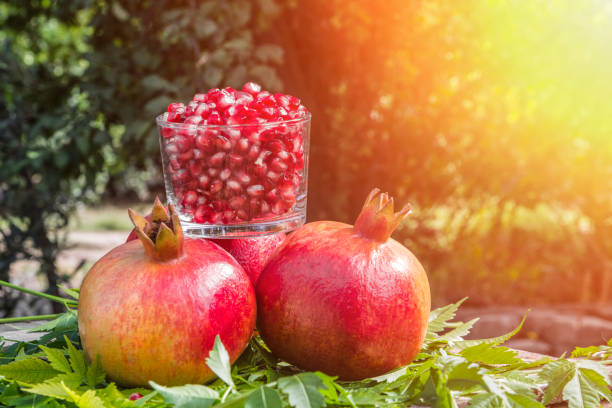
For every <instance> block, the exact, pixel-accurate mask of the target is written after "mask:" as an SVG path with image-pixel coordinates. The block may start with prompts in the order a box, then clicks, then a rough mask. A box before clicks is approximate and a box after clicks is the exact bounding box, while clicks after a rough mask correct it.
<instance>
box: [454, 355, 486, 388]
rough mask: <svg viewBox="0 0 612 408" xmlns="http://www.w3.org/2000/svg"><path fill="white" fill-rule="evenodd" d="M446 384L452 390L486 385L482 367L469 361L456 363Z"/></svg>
mask: <svg viewBox="0 0 612 408" xmlns="http://www.w3.org/2000/svg"><path fill="white" fill-rule="evenodd" d="M446 385H447V387H449V388H450V389H452V390H459V391H462V390H468V389H470V388H472V387H474V386H477V385H480V386H483V387H484V386H485V384H484V381H483V378H482V372H481V369H480V367H478V366H477V365H475V364H471V363H469V362H465V363H461V364H458V365H455V366H454V367H453V368H452V369H451V370H450V371H449V372H448V375H447V380H446Z"/></svg>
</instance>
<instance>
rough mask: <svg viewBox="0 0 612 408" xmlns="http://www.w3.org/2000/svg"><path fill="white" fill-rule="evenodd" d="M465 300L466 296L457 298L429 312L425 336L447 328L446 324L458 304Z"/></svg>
mask: <svg viewBox="0 0 612 408" xmlns="http://www.w3.org/2000/svg"><path fill="white" fill-rule="evenodd" d="M466 300H467V297H464V298H463V299H461V300H459V301H458V302H457V303H453V304H450V305H446V306H442V307H439V308H437V309H435V310H432V311H431V312H430V313H429V324H428V326H427V336H428V337H429V336H430V335H433V334H436V333H439V332H441V331H442V330H444V329H445V328H447V327H448V326H447V325H446V324H447V323H448V322H449V321H450V320H452V319H453V318H454V317H455V312H457V310H458V309H459V306H461V304H462V303H463V302H465V301H466Z"/></svg>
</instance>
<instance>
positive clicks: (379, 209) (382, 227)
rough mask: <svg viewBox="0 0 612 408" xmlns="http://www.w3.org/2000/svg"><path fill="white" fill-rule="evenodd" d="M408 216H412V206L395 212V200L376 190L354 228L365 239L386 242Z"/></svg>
mask: <svg viewBox="0 0 612 408" xmlns="http://www.w3.org/2000/svg"><path fill="white" fill-rule="evenodd" d="M408 214H410V204H406V205H405V206H404V207H403V208H402V209H401V210H399V211H398V212H394V208H393V198H392V197H389V195H388V194H387V193H381V192H380V190H379V189H378V188H375V189H373V190H372V191H371V192H370V194H369V195H368V198H366V200H365V203H364V205H363V208H362V209H361V212H360V213H359V216H358V217H357V220H356V221H355V225H354V227H353V228H354V230H355V231H356V232H357V233H358V234H359V235H361V236H363V237H364V238H368V239H371V240H374V241H377V242H386V241H387V240H388V239H389V237H390V236H391V233H393V231H394V230H395V228H397V226H398V225H399V224H400V222H402V220H403V219H404V218H406V216H407V215H408Z"/></svg>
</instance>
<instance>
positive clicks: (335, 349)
mask: <svg viewBox="0 0 612 408" xmlns="http://www.w3.org/2000/svg"><path fill="white" fill-rule="evenodd" d="M256 293H257V302H258V320H257V327H258V330H259V332H260V334H261V336H262V338H263V339H264V341H265V342H266V344H267V345H268V346H269V347H270V349H271V350H272V352H273V353H274V354H275V355H276V356H278V357H280V358H282V359H284V360H286V361H288V362H290V363H292V364H295V365H296V366H298V367H300V368H302V369H304V370H313V371H314V370H320V371H323V372H325V373H326V374H329V375H336V376H339V378H340V379H342V380H358V379H363V378H367V377H372V376H377V375H380V374H383V373H385V372H387V371H390V370H392V369H394V368H396V367H400V366H402V365H405V364H408V363H410V362H411V361H412V360H413V359H414V358H415V356H416V355H417V354H418V352H419V350H420V348H421V346H422V343H423V340H424V337H425V332H426V330H427V321H428V316H429V309H430V301H431V300H430V292H429V283H428V280H427V276H426V274H425V271H424V270H423V267H422V266H421V264H420V263H419V261H418V260H417V259H416V258H415V257H414V255H412V253H411V252H410V251H409V250H408V249H406V248H405V247H404V246H402V245H401V244H399V243H398V242H397V241H395V240H393V239H388V240H387V241H386V242H384V243H381V242H376V241H373V240H368V239H365V238H363V237H362V236H361V235H359V234H357V233H356V232H355V230H354V228H353V227H352V226H351V225H347V224H343V223H338V222H332V221H320V222H313V223H309V224H306V225H304V226H303V227H301V228H300V229H298V230H297V231H295V232H293V233H292V234H291V235H290V236H289V237H288V238H287V239H286V240H285V243H284V244H283V246H282V247H281V248H280V249H279V251H278V252H277V253H276V254H275V256H274V257H273V258H272V259H271V260H270V261H269V262H268V264H267V265H266V267H265V269H264V271H263V272H262V274H261V276H260V278H259V281H258V284H257V288H256Z"/></svg>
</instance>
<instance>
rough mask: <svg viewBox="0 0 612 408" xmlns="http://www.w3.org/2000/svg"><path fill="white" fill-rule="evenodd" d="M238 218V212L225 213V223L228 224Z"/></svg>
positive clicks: (229, 211) (226, 211)
mask: <svg viewBox="0 0 612 408" xmlns="http://www.w3.org/2000/svg"><path fill="white" fill-rule="evenodd" d="M235 218H236V211H234V210H225V211H223V222H224V223H225V224H228V223H230V222H232V221H234V219H235Z"/></svg>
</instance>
